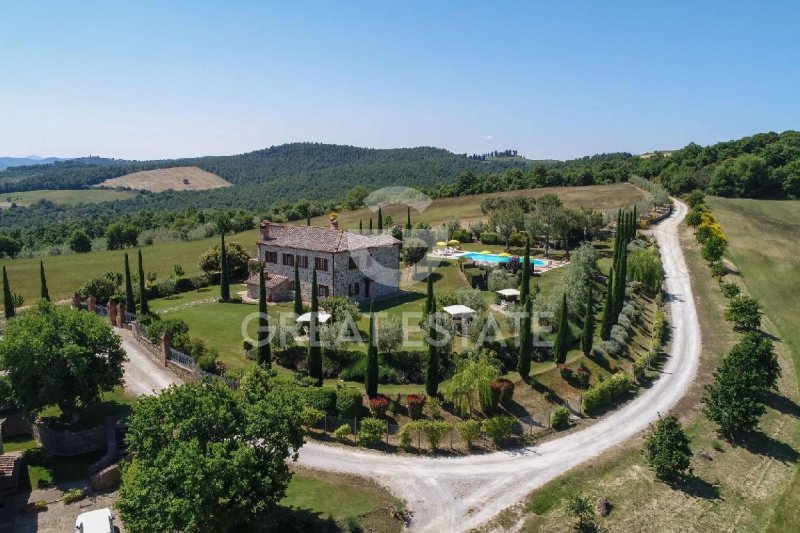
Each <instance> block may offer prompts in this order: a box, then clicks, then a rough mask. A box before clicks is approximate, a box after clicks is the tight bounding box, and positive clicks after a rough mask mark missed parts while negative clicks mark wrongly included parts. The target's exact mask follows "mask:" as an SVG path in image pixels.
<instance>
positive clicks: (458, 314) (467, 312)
mask: <svg viewBox="0 0 800 533" xmlns="http://www.w3.org/2000/svg"><path fill="white" fill-rule="evenodd" d="M442 311H444V312H445V313H447V314H448V315H450V316H451V317H453V326H454V327H455V328H456V331H460V332H461V333H462V334H464V333H466V332H467V326H468V325H469V319H470V318H472V317H474V316H475V315H476V314H477V311H475V310H474V309H473V308H471V307H467V306H466V305H461V304H457V305H448V306H445V307H443V308H442Z"/></svg>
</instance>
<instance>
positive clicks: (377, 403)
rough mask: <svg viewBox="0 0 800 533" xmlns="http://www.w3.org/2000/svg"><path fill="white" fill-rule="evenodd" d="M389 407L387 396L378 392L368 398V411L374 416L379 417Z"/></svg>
mask: <svg viewBox="0 0 800 533" xmlns="http://www.w3.org/2000/svg"><path fill="white" fill-rule="evenodd" d="M388 408H389V398H387V397H386V396H384V395H383V394H378V395H377V396H375V397H374V398H370V399H369V412H370V414H371V415H372V416H374V417H375V418H380V417H382V416H384V415H385V414H386V410H387V409H388Z"/></svg>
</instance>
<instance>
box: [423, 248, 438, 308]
mask: <svg viewBox="0 0 800 533" xmlns="http://www.w3.org/2000/svg"><path fill="white" fill-rule="evenodd" d="M432 274H433V272H432V270H431V263H430V261H429V262H428V278H427V279H426V280H425V281H426V283H427V287H426V289H427V290H426V293H425V316H426V317H427V316H428V315H430V314H432V313H434V312H435V311H436V300H435V299H434V297H433V275H432Z"/></svg>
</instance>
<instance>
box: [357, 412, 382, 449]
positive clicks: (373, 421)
mask: <svg viewBox="0 0 800 533" xmlns="http://www.w3.org/2000/svg"><path fill="white" fill-rule="evenodd" d="M384 433H386V423H385V422H384V421H382V420H378V419H377V418H365V419H364V420H362V421H361V429H359V430H358V443H359V444H360V445H362V446H375V445H376V444H378V443H380V442H381V440H383V435H384Z"/></svg>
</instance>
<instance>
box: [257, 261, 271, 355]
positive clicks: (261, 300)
mask: <svg viewBox="0 0 800 533" xmlns="http://www.w3.org/2000/svg"><path fill="white" fill-rule="evenodd" d="M258 364H259V365H261V366H262V367H264V368H271V367H272V349H271V348H270V345H269V315H268V314H267V283H266V280H265V279H264V269H261V270H259V272H258Z"/></svg>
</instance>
